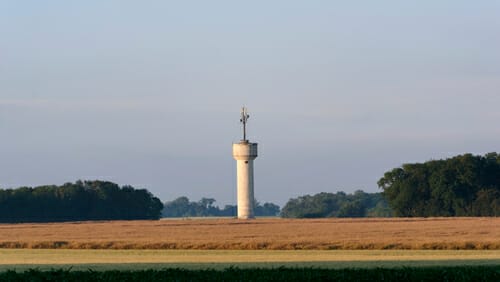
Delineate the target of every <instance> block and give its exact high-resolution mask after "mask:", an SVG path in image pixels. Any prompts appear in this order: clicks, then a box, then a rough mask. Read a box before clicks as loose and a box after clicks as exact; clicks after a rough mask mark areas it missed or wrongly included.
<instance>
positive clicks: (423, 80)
mask: <svg viewBox="0 0 500 282" xmlns="http://www.w3.org/2000/svg"><path fill="white" fill-rule="evenodd" d="M499 11H500V3H497V2H486V1H484V2H470V1H450V0H446V1H439V2H436V1H419V2H418V3H404V2H397V1H376V2H369V1H365V2H337V1H307V2H303V1H272V2H269V1H252V2H251V3H237V2H234V1H210V2H202V1H148V2H138V1H106V2H105V3H102V2H101V1H85V2H77V3H75V2H71V3H70V2H67V1H41V2H40V1H22V2H21V1H1V2H0V32H1V34H2V36H1V37H0V132H1V134H2V135H1V136H2V141H3V142H2V146H0V187H1V188H15V187H19V186H25V185H26V186H38V185H45V184H63V183H65V182H74V181H76V180H78V179H82V180H94V179H100V180H108V181H113V182H116V183H118V184H120V185H125V184H129V185H133V186H134V187H137V188H147V189H148V190H150V191H151V192H152V193H153V194H155V195H156V196H158V197H159V198H160V199H161V200H162V201H169V200H173V199H175V198H177V197H179V196H187V197H189V198H190V199H191V200H199V199H200V198H202V197H209V198H215V199H216V200H217V202H216V204H217V205H220V206H223V205H224V204H235V203H236V179H235V178H236V175H235V174H236V164H235V161H234V160H233V159H232V156H231V144H232V143H233V142H238V140H239V139H240V138H241V128H240V124H239V111H240V108H241V106H243V105H245V106H247V107H248V109H249V111H250V115H251V117H250V120H249V123H248V134H249V139H250V140H251V141H253V142H258V143H259V157H258V158H257V159H256V160H255V196H256V198H257V200H259V201H260V202H274V203H277V204H279V205H283V204H284V203H285V202H286V201H287V200H288V199H289V198H293V197H297V196H301V195H305V194H314V193H318V192H332V193H335V192H337V191H345V192H347V193H350V192H353V191H355V190H358V189H362V190H364V191H366V192H376V191H379V190H378V188H377V185H376V182H377V180H378V179H379V178H380V177H382V176H383V173H384V172H386V171H388V170H390V169H392V168H394V167H398V166H400V165H401V164H403V163H408V162H424V161H427V160H430V159H440V158H446V157H451V156H454V155H458V154H463V153H474V154H485V153H487V152H495V151H496V152H498V151H500V149H499V144H500V128H499V126H498V120H500V111H499V110H498V105H499V104H500V95H499V89H500V53H499V52H498V50H500V36H498V35H499V34H500V18H499V17H498V12H499Z"/></svg>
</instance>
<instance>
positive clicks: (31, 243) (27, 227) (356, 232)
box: [0, 218, 500, 250]
mask: <svg viewBox="0 0 500 282" xmlns="http://www.w3.org/2000/svg"><path fill="white" fill-rule="evenodd" d="M0 248H31V249H194V250H385V249H412V250H500V218H369V219H367V218H363V219H257V220H244V221H241V220H236V219H179V220H160V221H100V222H67V223H33V224H0Z"/></svg>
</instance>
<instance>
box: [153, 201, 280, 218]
mask: <svg viewBox="0 0 500 282" xmlns="http://www.w3.org/2000/svg"><path fill="white" fill-rule="evenodd" d="M215 202H216V201H215V199H212V198H202V199H201V200H200V201H198V202H191V201H190V200H189V199H188V198H187V197H179V198H177V199H175V200H173V201H170V202H166V203H165V204H164V208H163V217H202V216H236V215H237V210H238V207H237V206H235V205H225V206H224V207H223V208H219V207H218V206H215V205H214V203H215ZM279 212H280V207H279V206H278V205H275V204H273V203H264V204H263V205H261V204H260V203H259V202H258V201H254V214H255V215H256V216H277V215H278V214H279Z"/></svg>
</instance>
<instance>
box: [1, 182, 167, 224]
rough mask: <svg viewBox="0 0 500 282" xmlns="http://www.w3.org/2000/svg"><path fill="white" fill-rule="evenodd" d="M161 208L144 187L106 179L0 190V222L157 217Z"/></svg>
mask: <svg viewBox="0 0 500 282" xmlns="http://www.w3.org/2000/svg"><path fill="white" fill-rule="evenodd" d="M162 208H163V204H162V203H161V201H160V200H159V199H158V198H156V197H154V196H153V195H152V194H151V193H150V192H148V191H147V190H146V189H135V188H134V187H132V186H123V187H120V186H118V185H117V184H115V183H112V182H107V181H77V182H76V183H66V184H64V185H61V186H56V185H50V186H39V187H35V188H32V187H21V188H17V189H6V190H0V222H54V221H80V220H118V219H120V220H130V219H158V218H160V216H161V211H162Z"/></svg>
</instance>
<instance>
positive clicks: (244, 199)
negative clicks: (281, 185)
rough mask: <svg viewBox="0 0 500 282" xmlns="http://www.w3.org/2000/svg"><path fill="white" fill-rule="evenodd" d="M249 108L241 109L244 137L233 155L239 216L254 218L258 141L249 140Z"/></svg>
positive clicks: (237, 144) (241, 217) (234, 147)
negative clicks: (254, 170) (254, 166)
mask: <svg viewBox="0 0 500 282" xmlns="http://www.w3.org/2000/svg"><path fill="white" fill-rule="evenodd" d="M249 117H250V115H248V112H247V109H246V108H245V107H243V108H242V109H241V119H240V122H241V123H242V124H243V139H242V140H241V141H240V142H239V143H236V144H233V157H234V159H235V160H236V175H237V177H236V178H237V186H238V218H240V219H249V218H254V213H253V208H254V195H253V160H255V158H257V143H251V142H250V141H248V140H247V132H246V130H247V128H246V126H247V121H248V118H249Z"/></svg>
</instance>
